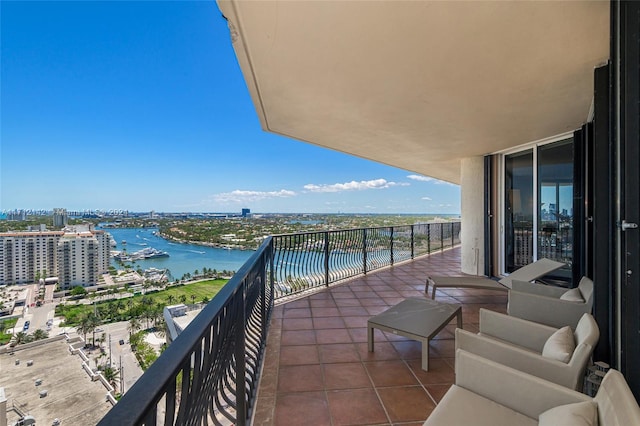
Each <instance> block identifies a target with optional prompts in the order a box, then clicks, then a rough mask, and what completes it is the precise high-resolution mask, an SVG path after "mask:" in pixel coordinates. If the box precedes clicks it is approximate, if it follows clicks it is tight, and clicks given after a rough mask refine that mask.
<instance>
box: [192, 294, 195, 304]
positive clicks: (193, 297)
mask: <svg viewBox="0 0 640 426" xmlns="http://www.w3.org/2000/svg"><path fill="white" fill-rule="evenodd" d="M191 303H196V295H195V294H192V295H191Z"/></svg>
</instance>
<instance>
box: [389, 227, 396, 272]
mask: <svg viewBox="0 0 640 426" xmlns="http://www.w3.org/2000/svg"><path fill="white" fill-rule="evenodd" d="M394 229H395V228H394V227H393V226H392V227H391V243H390V246H391V250H390V252H391V264H392V265H393V230H394Z"/></svg>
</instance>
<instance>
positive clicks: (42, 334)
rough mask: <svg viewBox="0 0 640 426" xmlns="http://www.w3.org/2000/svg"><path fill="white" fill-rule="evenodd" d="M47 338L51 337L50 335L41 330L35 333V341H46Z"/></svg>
mask: <svg viewBox="0 0 640 426" xmlns="http://www.w3.org/2000/svg"><path fill="white" fill-rule="evenodd" d="M47 337H49V333H47V332H46V331H44V330H42V329H40V328H39V329H37V330H36V331H34V332H33V338H34V340H42V339H46V338H47Z"/></svg>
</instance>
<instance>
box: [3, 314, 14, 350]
mask: <svg viewBox="0 0 640 426" xmlns="http://www.w3.org/2000/svg"><path fill="white" fill-rule="evenodd" d="M17 322H18V319H17V318H13V319H10V320H3V321H0V345H6V344H7V343H9V340H11V337H12V336H13V334H8V333H7V332H6V331H7V330H8V329H10V328H13V327H14V326H15V325H16V323H17Z"/></svg>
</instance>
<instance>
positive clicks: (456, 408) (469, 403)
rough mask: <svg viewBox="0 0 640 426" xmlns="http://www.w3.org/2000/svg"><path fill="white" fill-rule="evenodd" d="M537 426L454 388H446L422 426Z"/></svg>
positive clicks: (473, 394) (454, 386) (499, 406)
mask: <svg viewBox="0 0 640 426" xmlns="http://www.w3.org/2000/svg"><path fill="white" fill-rule="evenodd" d="M537 424H538V422H537V421H536V419H532V418H529V417H527V416H525V415H524V414H521V413H518V412H516V411H513V410H511V409H510V408H507V407H505V406H504V405H500V404H498V403H496V402H494V401H491V400H490V399H487V398H485V397H483V396H480V395H478V394H476V393H474V392H471V391H469V390H467V389H464V388H462V387H460V386H457V385H453V386H451V387H450V388H449V390H448V391H447V393H446V394H445V395H444V397H443V398H442V400H441V401H440V402H439V403H438V405H437V406H436V408H435V409H434V410H433V412H432V413H431V415H429V418H428V419H427V421H426V422H424V425H425V426H452V425H473V426H513V425H519V426H535V425H537Z"/></svg>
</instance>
